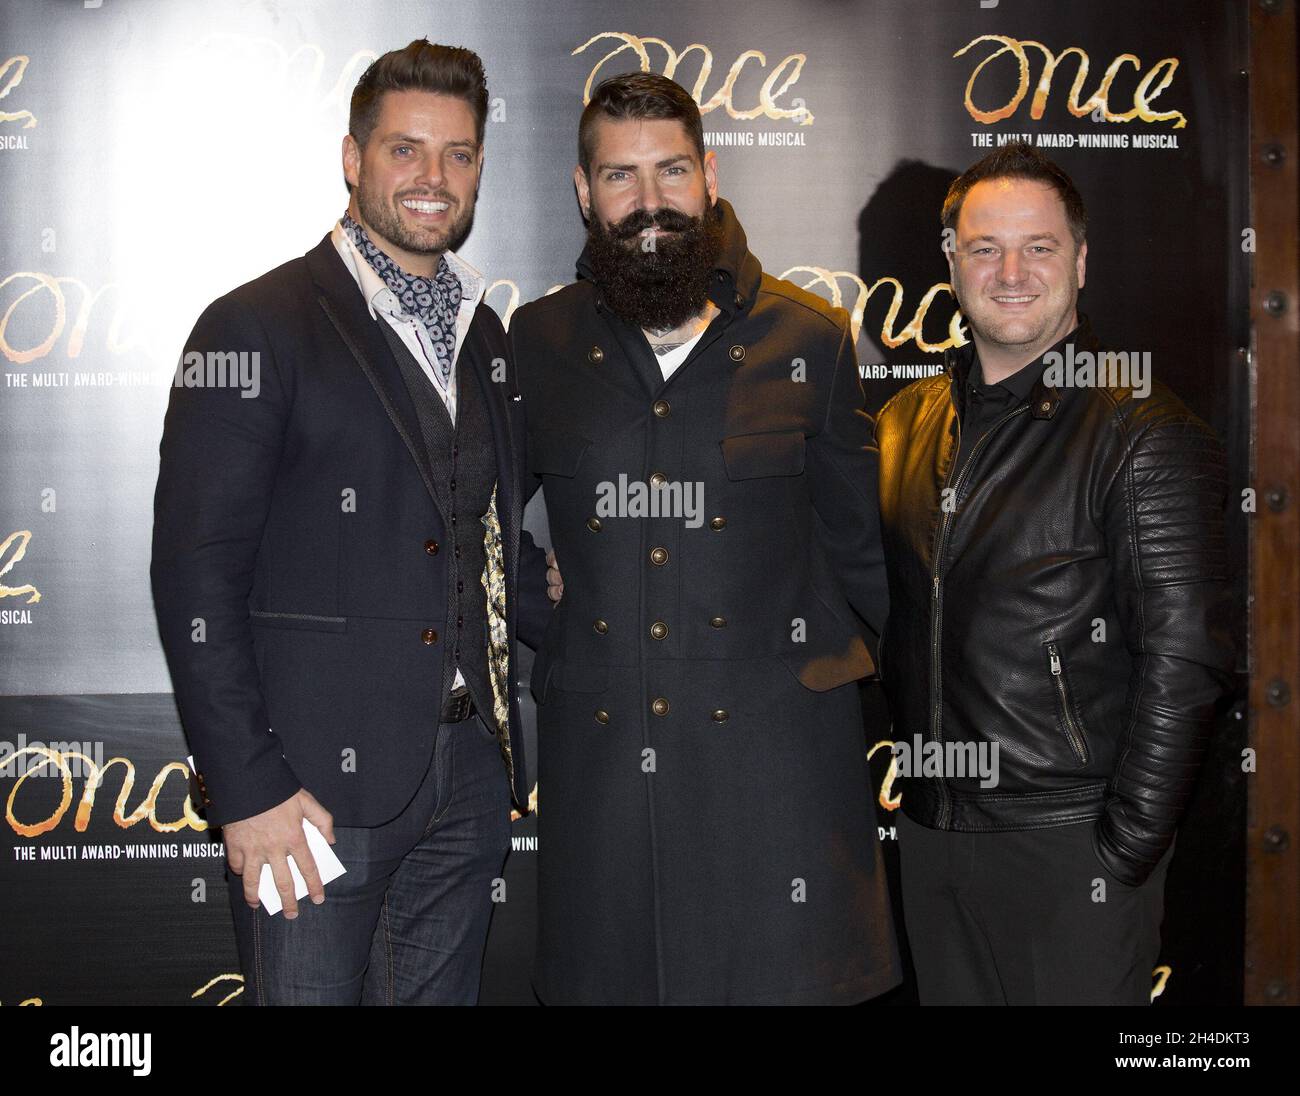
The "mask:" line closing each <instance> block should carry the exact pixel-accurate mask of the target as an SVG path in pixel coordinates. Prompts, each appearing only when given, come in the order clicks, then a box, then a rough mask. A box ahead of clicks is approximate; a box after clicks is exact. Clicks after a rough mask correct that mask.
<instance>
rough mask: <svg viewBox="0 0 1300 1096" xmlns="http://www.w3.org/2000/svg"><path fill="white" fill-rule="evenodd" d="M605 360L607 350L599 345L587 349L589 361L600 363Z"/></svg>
mask: <svg viewBox="0 0 1300 1096" xmlns="http://www.w3.org/2000/svg"><path fill="white" fill-rule="evenodd" d="M604 360H605V351H603V350H602V349H601V348H600V347H599V346H593V347H592V348H591V349H590V350H588V351H587V361H589V362H593V363H595V364H596V365H599V364H600V363H601V362H603V361H604Z"/></svg>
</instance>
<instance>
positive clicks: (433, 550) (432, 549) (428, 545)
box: [424, 540, 438, 556]
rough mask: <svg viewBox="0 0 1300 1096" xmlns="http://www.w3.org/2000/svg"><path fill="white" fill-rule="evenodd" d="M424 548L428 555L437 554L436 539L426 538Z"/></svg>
mask: <svg viewBox="0 0 1300 1096" xmlns="http://www.w3.org/2000/svg"><path fill="white" fill-rule="evenodd" d="M424 550H425V551H426V552H428V553H429V555H431V556H436V555H437V554H438V542H437V541H436V540H426V541H425V542H424Z"/></svg>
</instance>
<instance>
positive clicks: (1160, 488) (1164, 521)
mask: <svg viewBox="0 0 1300 1096" xmlns="http://www.w3.org/2000/svg"><path fill="white" fill-rule="evenodd" d="M1067 343H1073V345H1074V348H1075V351H1076V353H1077V352H1078V351H1080V350H1084V349H1088V350H1091V351H1093V352H1096V350H1097V349H1098V346H1097V341H1096V339H1095V338H1094V337H1093V335H1092V332H1091V329H1090V328H1089V325H1088V321H1087V319H1086V318H1085V317H1080V324H1079V327H1077V328H1076V329H1075V330H1074V331H1073V332H1071V333H1070V334H1069V335H1067V336H1066V338H1065V339H1064V340H1062V342H1061V343H1059V344H1058V345H1057V346H1056V347H1054V348H1053V349H1055V350H1058V351H1060V350H1063V349H1064V347H1065V345H1066V344H1067ZM973 360H974V346H973V344H968V345H967V346H965V347H963V348H961V349H960V350H957V351H955V352H954V351H949V352H948V355H947V356H946V364H947V366H948V369H947V373H946V374H945V375H942V376H937V377H932V378H927V379H925V380H921V381H918V382H917V383H915V384H912V385H910V386H909V387H907V388H906V389H904V390H903V391H902V392H899V393H898V394H897V395H896V396H894V398H893V399H891V400H890V401H889V402H888V403H887V404H886V405H885V407H884V408H883V409H882V410H881V412H880V415H879V418H878V420H877V424H876V436H877V441H878V444H879V447H880V504H881V515H882V521H883V532H884V543H885V555H886V561H887V566H888V573H889V596H890V606H891V611H890V616H889V621H888V624H887V626H886V628H885V635H884V639H883V642H882V645H881V656H880V673H881V677H882V681H883V684H884V687H885V692H886V695H887V697H888V699H889V704H890V709H891V712H892V715H893V719H894V740H895V741H896V742H898V741H902V742H907V743H909V744H911V743H913V742H915V741H918V740H917V739H916V736H918V735H919V736H920V739H919V741H920V742H922V743H929V742H944V743H977V744H978V743H981V742H985V743H991V742H995V741H996V742H997V743H998V744H999V746H998V749H999V757H998V762H999V772H998V777H999V779H998V782H997V784H996V786H993V787H981V786H980V783H981V782H980V780H979V778H978V777H977V776H961V777H954V776H952V775H951V773H947V774H945V775H943V776H912V777H909V778H907V779H900V780H899V781H898V782H897V784H896V785H895V786H896V788H898V789H899V790H901V792H902V808H903V810H905V811H906V812H907V814H908V817H910V818H912V819H914V820H915V821H917V822H920V823H922V824H923V825H927V826H930V827H932V828H935V829H943V830H966V831H991V830H1024V829H1038V828H1045V827H1049V826H1060V825H1065V824H1068V823H1071V822H1079V821H1084V820H1087V819H1094V818H1095V819H1098V822H1097V825H1096V827H1095V829H1094V836H1093V844H1094V848H1095V850H1096V853H1097V856H1098V858H1099V859H1100V861H1101V862H1102V864H1104V866H1105V867H1106V869H1107V870H1108V871H1109V872H1110V873H1111V874H1112V875H1113V876H1114V877H1115V878H1117V879H1118V880H1120V881H1121V882H1122V883H1126V884H1129V885H1137V884H1139V883H1141V882H1142V881H1143V880H1145V879H1146V877H1147V875H1148V874H1150V871H1151V869H1152V868H1153V867H1154V866H1155V864H1156V863H1157V862H1158V861H1159V859H1160V858H1161V856H1162V855H1163V853H1164V852H1165V851H1166V849H1168V847H1169V845H1170V844H1171V843H1172V841H1173V837H1174V832H1175V829H1176V827H1177V824H1178V820H1179V816H1180V814H1181V813H1182V810H1183V807H1184V806H1185V804H1186V801H1187V798H1188V796H1189V794H1190V792H1191V788H1192V784H1193V781H1194V779H1195V777H1196V772H1197V768H1198V766H1199V764H1200V761H1201V757H1202V755H1203V754H1204V752H1205V748H1206V744H1207V740H1208V737H1209V734H1210V731H1211V727H1212V723H1213V718H1214V714H1215V707H1216V703H1217V702H1218V701H1219V699H1220V697H1221V696H1222V695H1223V694H1224V693H1225V692H1226V690H1227V689H1228V687H1229V684H1230V680H1231V679H1230V673H1231V670H1232V668H1233V649H1232V639H1231V635H1232V633H1231V614H1232V604H1231V592H1230V589H1229V585H1228V565H1227V548H1226V536H1225V530H1224V505H1225V500H1226V494H1227V473H1226V468H1225V461H1224V457H1223V451H1222V448H1221V446H1220V445H1219V442H1218V440H1217V439H1216V437H1215V435H1214V433H1213V432H1212V431H1211V430H1210V429H1209V427H1207V426H1206V425H1205V424H1204V423H1203V422H1202V421H1201V420H1200V419H1198V418H1197V417H1196V416H1195V415H1193V414H1192V413H1191V412H1190V411H1189V410H1188V409H1187V408H1186V407H1185V406H1184V405H1183V404H1182V402H1180V401H1179V399H1178V398H1177V397H1176V396H1174V395H1173V393H1171V392H1170V391H1169V390H1168V389H1167V388H1165V387H1163V386H1162V385H1160V384H1159V382H1156V383H1154V384H1153V386H1152V389H1151V391H1150V393H1149V394H1148V395H1147V396H1145V397H1139V396H1137V395H1135V394H1134V392H1133V390H1132V388H1125V387H1073V388H1069V387H1060V388H1052V387H1048V386H1045V385H1044V384H1043V381H1042V379H1039V380H1038V381H1036V382H1035V385H1034V387H1033V389H1032V390H1031V391H1030V394H1029V398H1028V400H1027V401H1022V402H1019V403H1018V404H1015V405H1013V406H1012V407H1011V409H1010V410H1008V411H1006V412H1005V413H1004V414H1003V415H1002V416H1001V417H1000V418H998V419H997V420H996V421H995V423H994V425H993V426H992V427H991V428H990V430H989V431H988V433H987V434H986V435H985V436H984V438H983V439H982V440H981V441H980V442H979V443H978V444H977V445H976V447H975V449H974V450H973V451H972V453H971V456H970V458H969V460H968V461H967V462H966V464H965V466H964V467H963V468H962V469H961V470H960V473H959V474H958V475H957V476H956V477H955V479H953V478H952V475H951V473H952V464H953V460H954V458H955V456H956V453H957V444H958V421H959V415H960V413H961V411H962V409H961V408H960V407H959V406H958V403H959V401H960V400H961V399H962V395H963V393H964V392H965V382H966V379H967V376H968V374H969V371H970V368H971V365H972V363H973ZM1156 371H1158V362H1157V370H1156ZM950 480H951V482H950ZM945 488H950V489H952V493H950V494H949V495H947V496H945V495H944V489H945ZM945 498H947V499H948V506H947V508H945V506H944V499H945ZM986 748H987V747H986ZM926 749H933V748H932V747H926Z"/></svg>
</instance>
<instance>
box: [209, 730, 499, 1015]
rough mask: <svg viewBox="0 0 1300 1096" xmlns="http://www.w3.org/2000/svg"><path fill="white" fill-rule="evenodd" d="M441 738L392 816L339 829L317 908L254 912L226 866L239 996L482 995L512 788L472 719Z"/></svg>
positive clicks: (392, 1001)
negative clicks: (290, 915) (330, 877)
mask: <svg viewBox="0 0 1300 1096" xmlns="http://www.w3.org/2000/svg"><path fill="white" fill-rule="evenodd" d="M437 733H438V737H437V742H436V744H435V746H434V751H433V757H432V759H431V761H430V764H429V769H428V771H427V772H426V773H425V775H424V780H423V782H422V783H421V785H420V788H419V790H418V791H417V792H416V793H415V796H414V798H413V799H412V800H411V802H410V803H409V804H408V805H407V806H406V808H405V809H404V810H403V811H402V813H401V814H400V815H398V817H397V818H395V819H393V820H392V821H391V822H387V823H385V824H384V825H382V826H377V827H374V828H349V827H343V826H336V827H335V829H334V835H335V837H336V839H337V840H336V842H335V844H334V852H335V853H336V854H337V855H338V858H339V860H340V861H341V862H342V864H343V866H344V867H345V868H346V869H347V872H346V873H345V874H343V875H341V876H339V878H337V879H335V880H334V881H333V882H332V883H328V884H326V886H325V901H324V903H323V904H322V905H319V906H316V905H313V904H312V901H311V899H310V898H309V897H304V898H302V899H300V900H299V902H298V917H297V918H296V919H295V920H293V921H286V920H285V917H284V914H283V913H278V914H276V915H275V916H274V917H272V916H270V915H269V914H267V913H266V911H265V910H263V909H262V908H261V907H260V906H259V907H258V908H257V909H255V910H254V909H250V908H249V906H248V904H247V903H246V902H245V901H244V886H243V880H242V878H241V877H240V876H237V875H235V874H234V873H233V872H231V871H230V869H229V868H227V869H226V881H227V885H228V887H229V891H230V903H231V908H232V910H233V912H234V916H235V937H236V940H237V942H238V945H239V961H240V966H241V967H242V969H243V972H244V993H243V995H242V1000H243V1002H244V1003H246V1004H250V1005H252V1004H256V1005H281V1004H284V1005H289V1004H294V1005H305V1004H312V1005H334V1004H336V1005H355V1004H374V1005H408V1004H422V1005H423V1004H464V1005H472V1004H474V1003H476V1002H477V1000H478V988H479V974H480V971H481V969H482V965H483V949H484V945H485V943H486V941H487V932H488V922H489V921H490V920H491V916H492V881H493V880H494V879H496V878H498V877H499V876H500V875H501V870H502V867H503V866H504V864H505V859H506V853H507V852H508V851H509V847H510V789H509V787H508V784H507V780H506V773H505V766H504V765H503V763H502V761H501V754H500V751H499V749H498V747H497V743H496V739H495V738H494V737H493V736H492V734H491V733H490V732H489V731H488V729H487V728H486V726H484V724H483V722H482V721H481V720H480V718H479V717H478V716H477V715H476V716H473V717H471V718H470V719H467V720H465V721H463V722H461V723H444V724H442V725H441V726H439V728H438V732H437ZM325 806H326V808H327V809H328V806H329V804H325Z"/></svg>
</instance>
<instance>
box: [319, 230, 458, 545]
mask: <svg viewBox="0 0 1300 1096" xmlns="http://www.w3.org/2000/svg"><path fill="white" fill-rule="evenodd" d="M306 257H307V266H308V268H309V269H310V270H311V272H312V278H313V280H314V281H315V282H316V285H317V286H318V287H319V288H320V290H321V292H320V293H319V294H318V295H317V298H316V299H317V301H318V303H319V304H320V306H321V309H322V311H324V313H325V315H326V317H327V318H328V319H329V321H330V323H331V324H332V325H333V326H334V329H335V330H336V331H337V332H338V333H339V337H340V338H341V339H342V340H343V344H344V346H346V347H347V348H348V352H349V353H350V354H351V355H352V357H353V359H354V360H355V361H356V363H357V365H358V367H360V369H361V371H362V373H364V374H365V377H366V380H368V381H369V382H370V387H371V388H373V389H374V392H375V395H376V396H377V397H378V398H379V402H380V403H381V404H383V406H384V411H385V413H386V414H387V415H388V421H389V422H391V423H392V424H393V429H394V430H396V431H397V433H398V435H399V436H400V437H401V439H402V442H403V444H404V445H405V446H406V451H407V452H408V453H410V455H411V459H412V460H413V461H415V466H416V468H417V469H419V472H420V478H421V480H423V481H424V486H425V489H426V490H427V491H428V492H429V497H430V498H432V499H433V503H434V505H435V506H436V507H437V508H438V512H439V513H443V507H442V500H441V499H439V497H438V491H437V489H436V488H435V487H434V484H433V478H432V476H431V475H430V474H429V467H428V461H427V460H426V459H425V458H424V456H423V455H422V448H421V447H422V445H423V442H422V441H421V442H419V443H417V439H416V438H415V437H414V436H413V435H412V433H411V431H410V430H409V429H408V428H407V425H406V423H405V422H404V421H403V418H402V416H401V414H399V413H398V410H397V407H396V406H395V405H394V403H393V399H392V396H391V394H390V393H389V391H388V388H387V386H385V384H384V382H383V379H382V378H381V376H380V369H379V365H378V363H379V362H380V361H384V360H390V359H392V351H391V350H389V349H388V346H387V345H386V344H385V342H384V336H383V333H382V332H381V331H379V329H378V328H377V327H376V326H375V325H376V322H379V323H382V322H383V321H382V320H380V321H375V320H373V319H371V317H370V312H369V310H368V309H367V308H366V303H365V301H364V300H363V299H362V297H361V291H360V289H358V287H357V284H356V282H354V281H353V280H352V276H351V275H350V274H349V273H348V271H347V268H346V267H345V266H344V265H343V260H342V259H340V258H339V256H338V252H336V251H335V250H334V244H333V243H332V242H331V240H330V238H329V236H328V235H326V236H325V238H324V239H323V240H322V241H321V242H320V243H319V244H317V245H316V246H315V247H314V248H312V250H311V251H309V252H307V256H306ZM392 366H393V370H392V371H394V372H395V371H396V370H397V368H398V367H397V363H396V362H395V361H393V362H392ZM443 516H444V519H445V517H446V515H445V514H444V515H443Z"/></svg>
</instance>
